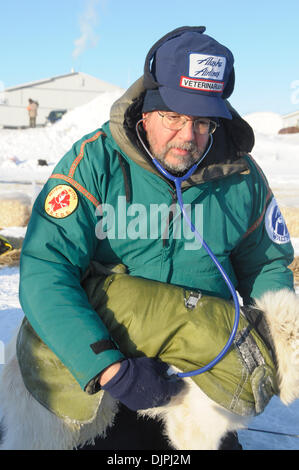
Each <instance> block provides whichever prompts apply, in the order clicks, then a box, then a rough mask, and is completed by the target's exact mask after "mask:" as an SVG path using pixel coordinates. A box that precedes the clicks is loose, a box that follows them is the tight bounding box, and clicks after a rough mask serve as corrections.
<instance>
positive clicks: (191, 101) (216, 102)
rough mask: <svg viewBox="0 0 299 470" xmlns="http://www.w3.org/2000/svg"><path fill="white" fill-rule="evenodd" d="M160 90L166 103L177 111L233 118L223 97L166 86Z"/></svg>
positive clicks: (192, 114) (190, 114) (191, 114)
mask: <svg viewBox="0 0 299 470" xmlns="http://www.w3.org/2000/svg"><path fill="white" fill-rule="evenodd" d="M159 92H160V94H161V96H162V99H163V101H164V102H165V103H166V105H167V106H168V107H169V108H170V109H171V110H172V111H174V112H176V113H180V114H187V115H189V116H205V117H206V116H209V117H221V118H225V119H232V115H231V113H230V112H229V110H228V109H227V107H226V104H225V101H224V100H223V99H222V98H217V97H214V96H204V95H202V94H199V93H188V92H184V91H181V90H179V91H178V90H174V89H173V88H167V87H165V86H160V87H159Z"/></svg>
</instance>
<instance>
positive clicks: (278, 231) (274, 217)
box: [265, 198, 290, 245]
mask: <svg viewBox="0 0 299 470" xmlns="http://www.w3.org/2000/svg"><path fill="white" fill-rule="evenodd" d="M265 226H266V230H267V233H268V235H269V238H270V239H271V240H272V241H273V242H274V243H278V244H279V245H282V244H283V243H288V242H289V241H290V234H289V231H288V228H287V225H286V223H285V220H284V218H283V216H282V214H281V212H280V210H279V207H278V205H277V202H276V200H275V198H273V199H272V201H271V202H270V204H269V206H268V209H267V211H266V215H265Z"/></svg>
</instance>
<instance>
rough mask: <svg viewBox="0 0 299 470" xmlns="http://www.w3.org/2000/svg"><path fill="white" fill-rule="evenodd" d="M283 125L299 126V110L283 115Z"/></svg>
mask: <svg viewBox="0 0 299 470" xmlns="http://www.w3.org/2000/svg"><path fill="white" fill-rule="evenodd" d="M282 121H283V127H284V128H285V127H299V111H295V112H293V113H289V114H285V115H284V116H282Z"/></svg>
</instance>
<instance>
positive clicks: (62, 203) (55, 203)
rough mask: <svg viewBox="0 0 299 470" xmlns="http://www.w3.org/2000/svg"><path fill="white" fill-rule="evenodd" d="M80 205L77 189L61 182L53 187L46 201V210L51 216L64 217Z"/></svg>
mask: <svg viewBox="0 0 299 470" xmlns="http://www.w3.org/2000/svg"><path fill="white" fill-rule="evenodd" d="M77 206H78V196H77V193H76V191H75V190H74V189H73V188H72V187H71V186H67V185H66V184H59V185H58V186H55V188H53V189H52V190H51V191H50V192H49V194H48V196H47V198H46V201H45V211H46V212H47V214H49V215H50V216H51V217H55V218H56V219H63V218H64V217H67V216H68V215H70V214H72V212H74V210H75V209H76V208H77Z"/></svg>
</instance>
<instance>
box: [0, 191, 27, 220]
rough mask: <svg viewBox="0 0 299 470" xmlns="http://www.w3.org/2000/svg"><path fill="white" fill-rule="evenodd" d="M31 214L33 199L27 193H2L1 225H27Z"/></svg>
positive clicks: (0, 207) (0, 195) (0, 197)
mask: <svg viewBox="0 0 299 470" xmlns="http://www.w3.org/2000/svg"><path fill="white" fill-rule="evenodd" d="M30 214H31V200H30V198H29V197H28V195H27V194H23V193H4V194H0V227H25V226H26V225H27V224H28V221H29V218H30Z"/></svg>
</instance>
